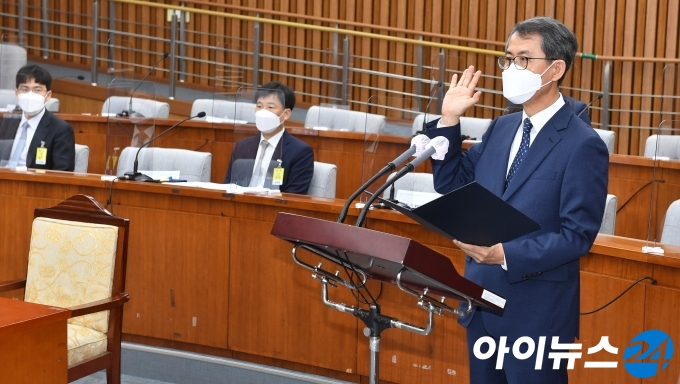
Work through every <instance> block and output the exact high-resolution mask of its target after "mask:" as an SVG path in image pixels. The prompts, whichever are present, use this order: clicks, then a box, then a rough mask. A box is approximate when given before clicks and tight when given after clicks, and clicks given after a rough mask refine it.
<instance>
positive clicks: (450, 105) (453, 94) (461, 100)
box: [440, 65, 482, 126]
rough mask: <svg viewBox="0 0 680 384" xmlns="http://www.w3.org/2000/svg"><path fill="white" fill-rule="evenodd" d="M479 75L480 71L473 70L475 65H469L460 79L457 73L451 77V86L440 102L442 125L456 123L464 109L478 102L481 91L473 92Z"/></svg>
mask: <svg viewBox="0 0 680 384" xmlns="http://www.w3.org/2000/svg"><path fill="white" fill-rule="evenodd" d="M481 75H482V71H477V72H475V67H474V66H472V65H471V66H470V67H468V68H467V69H466V70H465V71H463V73H462V74H461V76H460V80H459V79H458V74H454V75H453V77H451V86H450V87H449V90H448V91H447V92H446V95H444V101H443V102H442V119H441V121H440V123H441V124H442V125H444V126H452V125H456V124H458V122H459V121H460V117H461V116H462V115H463V114H464V113H465V111H467V110H468V109H469V108H470V107H472V106H473V105H475V104H477V102H479V97H480V96H481V95H482V92H480V91H477V92H475V87H476V86H477V82H478V81H479V77H480V76H481Z"/></svg>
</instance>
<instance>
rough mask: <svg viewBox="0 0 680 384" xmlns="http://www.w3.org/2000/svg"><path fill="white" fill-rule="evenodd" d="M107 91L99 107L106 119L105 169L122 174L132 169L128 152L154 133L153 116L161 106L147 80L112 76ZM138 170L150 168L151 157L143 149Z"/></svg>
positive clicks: (131, 160) (151, 84)
mask: <svg viewBox="0 0 680 384" xmlns="http://www.w3.org/2000/svg"><path fill="white" fill-rule="evenodd" d="M107 91H108V92H107V93H108V95H107V99H106V102H104V106H103V107H102V114H103V115H104V116H107V121H108V124H107V132H106V167H105V170H106V171H105V172H106V174H107V175H118V176H122V175H123V174H124V173H125V172H128V171H132V168H133V161H134V155H132V156H131V155H130V152H134V153H135V154H136V152H137V150H136V149H133V148H139V147H141V146H142V145H144V144H146V143H147V142H149V141H150V140H151V139H152V138H153V137H154V136H155V135H156V134H157V133H158V132H156V116H157V115H158V113H159V110H158V109H159V108H161V106H159V105H158V104H157V103H156V86H155V85H154V83H152V82H149V81H143V82H141V81H138V80H130V79H113V80H111V82H110V83H109V85H108V89H107ZM149 146H153V143H150V144H149ZM124 152H125V153H124ZM138 169H139V170H153V159H152V157H151V156H146V155H145V153H144V151H142V152H141V153H140V155H139V168H138Z"/></svg>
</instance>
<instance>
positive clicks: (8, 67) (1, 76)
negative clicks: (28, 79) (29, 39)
mask: <svg viewBox="0 0 680 384" xmlns="http://www.w3.org/2000/svg"><path fill="white" fill-rule="evenodd" d="M27 60H28V59H27V54H26V48H25V45H24V44H23V42H21V41H19V38H18V36H17V35H16V34H14V33H3V34H2V35H1V36H0V90H5V89H9V90H12V91H14V90H15V89H16V74H17V71H19V69H20V68H21V67H23V66H24V65H26V63H27ZM3 96H4V95H3ZM4 99H5V98H4V97H2V104H4V105H0V108H7V104H8V103H5V100H4ZM14 101H16V100H14Z"/></svg>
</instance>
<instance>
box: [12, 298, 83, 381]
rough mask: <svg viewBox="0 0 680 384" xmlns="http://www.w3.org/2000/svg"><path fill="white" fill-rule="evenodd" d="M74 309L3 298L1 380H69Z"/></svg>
mask: <svg viewBox="0 0 680 384" xmlns="http://www.w3.org/2000/svg"><path fill="white" fill-rule="evenodd" d="M70 315H71V311H70V310H67V309H63V308H55V307H48V306H44V305H40V304H33V303H26V302H23V301H20V300H10V299H6V298H0V383H13V384H22V383H26V384H38V383H44V384H53V383H54V384H56V383H66V382H67V378H68V358H67V352H66V320H67V319H68V318H69V316H70Z"/></svg>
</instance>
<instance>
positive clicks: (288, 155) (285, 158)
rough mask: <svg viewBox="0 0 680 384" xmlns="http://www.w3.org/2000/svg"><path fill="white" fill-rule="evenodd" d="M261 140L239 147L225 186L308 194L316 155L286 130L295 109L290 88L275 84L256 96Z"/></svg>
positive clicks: (235, 148) (244, 142)
mask: <svg viewBox="0 0 680 384" xmlns="http://www.w3.org/2000/svg"><path fill="white" fill-rule="evenodd" d="M255 102H256V104H257V106H256V112H255V125H256V126H257V129H258V130H259V131H260V134H259V135H257V136H253V137H249V138H247V139H243V140H241V141H239V142H238V143H236V145H235V146H234V150H233V152H232V153H231V160H230V162H229V170H228V171H227V176H226V177H225V179H224V183H225V184H229V183H233V184H237V185H240V186H243V187H264V188H270V189H279V190H280V191H281V192H287V193H299V194H306V193H307V191H308V190H309V184H310V183H311V181H312V176H313V175H314V151H313V150H312V148H311V147H310V146H309V145H307V144H306V143H304V142H303V141H302V140H299V139H297V138H295V137H293V136H292V135H290V134H289V133H288V132H286V129H285V128H284V126H283V125H284V122H285V121H286V120H288V119H289V118H290V114H291V112H292V110H293V108H294V107H295V93H294V92H293V90H292V89H291V88H290V87H287V86H285V85H283V84H281V83H278V82H271V83H267V84H265V85H263V86H262V87H260V88H258V89H257V92H256V93H255Z"/></svg>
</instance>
